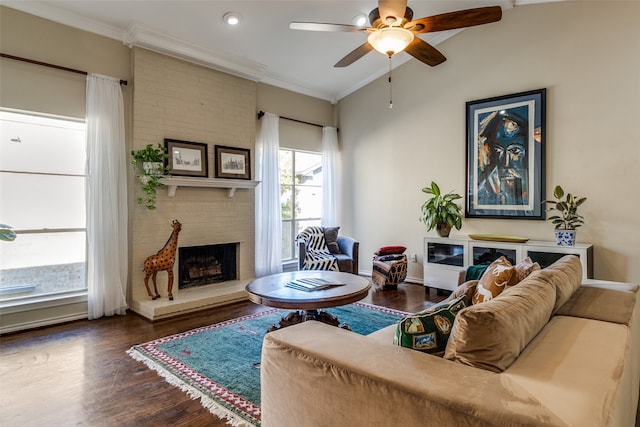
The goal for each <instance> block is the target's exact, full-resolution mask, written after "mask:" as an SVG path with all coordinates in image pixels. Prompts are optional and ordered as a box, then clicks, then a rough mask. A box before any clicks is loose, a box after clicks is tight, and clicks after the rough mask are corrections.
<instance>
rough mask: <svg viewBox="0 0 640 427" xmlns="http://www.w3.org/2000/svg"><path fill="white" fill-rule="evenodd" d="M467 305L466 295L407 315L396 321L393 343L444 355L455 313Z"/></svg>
mask: <svg viewBox="0 0 640 427" xmlns="http://www.w3.org/2000/svg"><path fill="white" fill-rule="evenodd" d="M466 306H467V297H466V295H461V296H460V297H458V298H456V299H454V300H451V301H449V302H448V303H444V304H438V305H436V306H434V307H430V308H428V309H426V310H423V311H421V312H418V313H416V314H413V315H411V316H407V317H405V318H404V319H402V320H401V321H400V323H398V326H397V328H396V334H395V336H394V337H393V343H394V344H395V345H398V346H401V347H407V348H411V349H413V350H418V351H422V352H424V353H430V354H433V355H436V356H442V355H444V350H445V348H446V347H447V341H448V340H449V335H450V334H451V328H452V327H453V321H454V319H455V317H456V314H458V312H459V311H460V310H462V309H463V308H465V307H466Z"/></svg>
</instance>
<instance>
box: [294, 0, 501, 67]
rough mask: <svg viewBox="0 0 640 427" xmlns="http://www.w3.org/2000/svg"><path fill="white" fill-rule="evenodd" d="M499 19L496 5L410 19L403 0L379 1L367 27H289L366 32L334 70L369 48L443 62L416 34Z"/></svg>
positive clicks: (427, 61) (300, 24)
mask: <svg viewBox="0 0 640 427" xmlns="http://www.w3.org/2000/svg"><path fill="white" fill-rule="evenodd" d="M501 18H502V9H501V8H500V6H488V7H477V8H474V9H465V10H459V11H456V12H449V13H443V14H440V15H433V16H427V17H424V18H419V19H416V20H413V10H411V8H410V7H407V0H379V1H378V7H377V8H375V9H373V10H372V11H371V12H370V13H369V22H370V24H371V26H370V27H366V28H363V27H358V26H355V25H343V24H325V23H319V22H292V23H291V24H290V25H289V28H291V29H293V30H307V31H334V32H335V31H337V32H354V33H368V36H367V41H366V42H365V43H364V44H362V45H360V46H358V47H357V48H356V49H354V50H353V51H351V52H350V53H348V54H347V55H346V56H345V57H344V58H342V59H341V60H340V61H338V62H337V63H336V64H335V65H334V67H346V66H348V65H351V64H353V63H354V62H355V61H357V60H358V59H360V58H362V57H363V56H364V55H366V54H367V53H369V52H370V51H372V50H373V49H375V50H377V51H379V52H381V53H384V54H386V55H388V56H389V58H391V56H392V55H393V54H395V53H398V52H401V51H403V50H404V51H406V52H407V53H408V54H409V55H411V56H413V57H414V58H416V59H418V60H419V61H422V62H424V63H425V64H427V65H431V66H436V65H438V64H441V63H442V62H444V61H446V59H447V58H445V56H444V55H443V54H442V53H441V52H440V51H439V50H437V49H436V48H435V47H433V46H431V45H430V44H429V43H427V42H425V41H424V40H422V39H420V38H418V37H416V34H424V33H431V32H436V31H445V30H453V29H457V28H465V27H472V26H475V25H482V24H488V23H491V22H496V21H499V20H500V19H501Z"/></svg>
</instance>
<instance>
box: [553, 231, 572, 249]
mask: <svg viewBox="0 0 640 427" xmlns="http://www.w3.org/2000/svg"><path fill="white" fill-rule="evenodd" d="M556 244H557V245H558V246H574V245H575V244H576V230H556Z"/></svg>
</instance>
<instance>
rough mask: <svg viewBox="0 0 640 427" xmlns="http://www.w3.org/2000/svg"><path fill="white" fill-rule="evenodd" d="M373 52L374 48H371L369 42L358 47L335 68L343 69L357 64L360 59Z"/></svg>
mask: <svg viewBox="0 0 640 427" xmlns="http://www.w3.org/2000/svg"><path fill="white" fill-rule="evenodd" d="M372 50H373V46H371V45H370V44H369V42H365V43H364V44H362V45H360V46H358V47H357V48H355V49H354V50H352V51H351V52H349V53H348V54H347V56H345V57H344V58H342V59H341V60H340V61H338V62H337V63H336V65H334V67H336V68H341V67H346V66H348V65H351V64H353V63H354V62H356V61H357V60H358V59H360V58H362V57H363V56H365V55H366V54H367V53H369V52H371V51H372Z"/></svg>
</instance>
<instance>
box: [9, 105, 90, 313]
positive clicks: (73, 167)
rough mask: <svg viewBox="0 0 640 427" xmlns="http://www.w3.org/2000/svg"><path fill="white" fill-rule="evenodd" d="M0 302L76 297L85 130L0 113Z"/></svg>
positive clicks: (82, 251) (82, 277) (80, 287)
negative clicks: (6, 237) (5, 228)
mask: <svg viewBox="0 0 640 427" xmlns="http://www.w3.org/2000/svg"><path fill="white" fill-rule="evenodd" d="M0 139H1V140H0V223H3V224H8V225H10V226H12V227H13V228H14V229H15V231H16V233H17V235H18V237H17V238H16V240H14V241H13V242H4V241H0V300H2V301H6V300H18V299H25V298H30V297H34V296H39V297H40V296H43V295H54V294H61V293H67V292H70V291H84V290H86V288H87V285H86V273H85V272H86V203H85V191H86V190H85V188H86V179H87V177H86V157H87V154H86V151H87V150H86V126H85V123H84V122H82V121H79V120H76V119H70V118H62V117H57V116H56V117H54V116H48V115H39V114H36V113H25V112H17V111H0Z"/></svg>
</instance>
